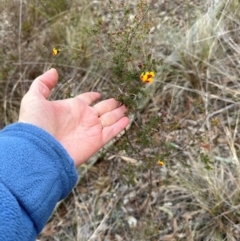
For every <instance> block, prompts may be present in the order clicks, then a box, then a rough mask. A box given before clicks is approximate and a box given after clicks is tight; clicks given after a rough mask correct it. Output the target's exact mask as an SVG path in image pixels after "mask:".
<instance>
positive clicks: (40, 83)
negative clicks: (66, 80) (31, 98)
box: [29, 69, 58, 98]
mask: <svg viewBox="0 0 240 241" xmlns="http://www.w3.org/2000/svg"><path fill="white" fill-rule="evenodd" d="M57 81H58V73H57V70H56V69H50V70H48V71H47V72H45V73H44V74H42V75H40V76H39V77H37V78H36V79H35V80H34V81H33V83H32V85H31V87H30V89H29V91H30V93H34V94H37V95H39V94H40V95H42V96H43V97H44V98H48V96H49V95H50V92H51V90H52V89H53V87H54V86H55V85H56V84H57Z"/></svg>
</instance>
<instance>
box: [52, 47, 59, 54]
mask: <svg viewBox="0 0 240 241" xmlns="http://www.w3.org/2000/svg"><path fill="white" fill-rule="evenodd" d="M58 54H59V49H57V48H55V47H54V48H53V49H52V56H56V55H58Z"/></svg>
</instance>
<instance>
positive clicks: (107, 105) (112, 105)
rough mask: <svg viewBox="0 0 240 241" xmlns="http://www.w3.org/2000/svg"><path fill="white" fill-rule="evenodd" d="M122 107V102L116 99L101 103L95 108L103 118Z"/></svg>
mask: <svg viewBox="0 0 240 241" xmlns="http://www.w3.org/2000/svg"><path fill="white" fill-rule="evenodd" d="M119 106H120V102H119V101H116V100H115V99H114V98H112V99H108V100H104V101H101V102H99V103H97V104H96V105H94V106H93V108H94V109H95V111H96V112H97V115H98V116H101V115H103V114H105V113H107V112H109V111H112V110H114V109H116V108H118V107H119Z"/></svg>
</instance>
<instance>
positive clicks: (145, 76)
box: [140, 71, 155, 83]
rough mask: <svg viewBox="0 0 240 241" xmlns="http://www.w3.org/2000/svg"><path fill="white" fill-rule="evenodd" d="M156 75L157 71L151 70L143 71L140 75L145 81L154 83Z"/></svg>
mask: <svg viewBox="0 0 240 241" xmlns="http://www.w3.org/2000/svg"><path fill="white" fill-rule="evenodd" d="M154 76H155V73H154V72H153V71H151V72H143V73H141V75H140V79H141V81H142V82H144V83H152V82H153V77H154Z"/></svg>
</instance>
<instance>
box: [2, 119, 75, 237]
mask: <svg viewBox="0 0 240 241" xmlns="http://www.w3.org/2000/svg"><path fill="white" fill-rule="evenodd" d="M76 181H77V172H76V170H75V167H74V163H73V160H72V159H71V158H70V156H69V155H68V153H67V152H66V150H65V149H64V148H63V147H62V146H61V145H60V143H59V142H57V141H56V140H55V139H54V138H53V137H52V136H51V135H50V134H48V133H47V132H45V131H44V130H42V129H40V128H38V127H36V126H33V125H29V124H24V123H15V124H12V125H9V126H7V127H5V128H4V129H3V130H1V131H0V240H7V241H10V240H14V241H17V240H21V241H22V240H35V238H36V236H37V234H38V233H39V232H41V230H42V228H43V226H44V224H45V223H46V222H47V220H48V218H49V216H50V215H51V213H52V211H53V209H54V207H55V205H56V203H57V202H58V201H60V200H61V199H63V198H64V197H66V196H67V195H68V193H69V192H70V191H71V189H72V188H73V186H74V185H75V183H76Z"/></svg>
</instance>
